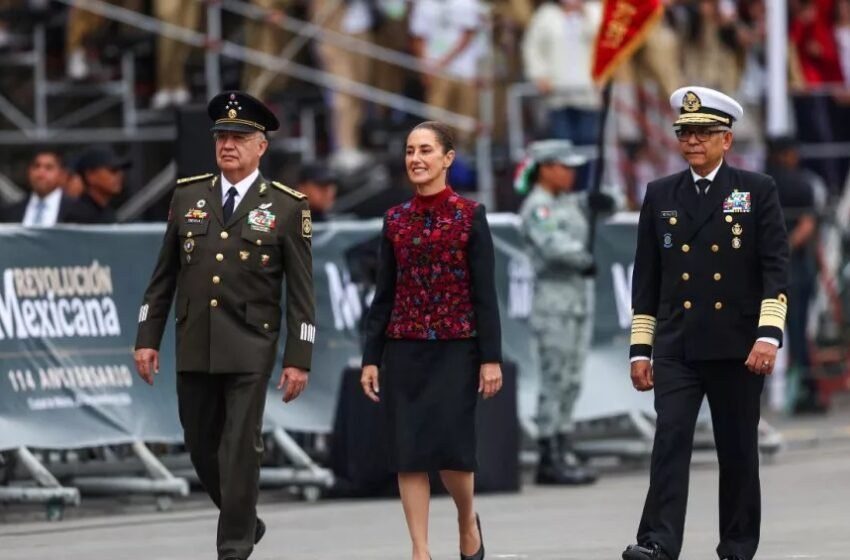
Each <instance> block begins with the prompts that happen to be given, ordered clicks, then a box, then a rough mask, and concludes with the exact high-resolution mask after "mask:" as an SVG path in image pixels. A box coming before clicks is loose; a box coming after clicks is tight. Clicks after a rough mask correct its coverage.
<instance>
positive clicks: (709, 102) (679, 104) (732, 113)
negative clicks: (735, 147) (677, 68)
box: [670, 86, 744, 126]
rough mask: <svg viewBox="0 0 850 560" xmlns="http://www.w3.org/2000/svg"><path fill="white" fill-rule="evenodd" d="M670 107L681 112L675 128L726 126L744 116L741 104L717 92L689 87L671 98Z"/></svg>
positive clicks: (678, 90)
mask: <svg viewBox="0 0 850 560" xmlns="http://www.w3.org/2000/svg"><path fill="white" fill-rule="evenodd" d="M670 107H672V108H673V110H674V111H679V118H678V119H676V122H674V123H673V126H683V125H697V126H700V125H702V126H709V125H725V126H732V123H733V122H735V121H737V120H740V119H741V117H743V116H744V109H743V108H742V107H741V104H740V103H738V102H737V101H735V100H734V99H732V98H731V97H729V96H728V95H726V94H725V93H721V92H719V91H717V90H714V89H711V88H707V87H699V86H687V87H683V88H679V89H677V90H676V91H674V92H673V95H671V96H670Z"/></svg>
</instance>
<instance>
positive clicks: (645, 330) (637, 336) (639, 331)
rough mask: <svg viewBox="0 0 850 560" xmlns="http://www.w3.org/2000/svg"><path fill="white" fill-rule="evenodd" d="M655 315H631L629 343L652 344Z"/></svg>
mask: <svg viewBox="0 0 850 560" xmlns="http://www.w3.org/2000/svg"><path fill="white" fill-rule="evenodd" d="M655 323H656V320H655V317H653V316H652V315H635V316H634V317H632V336H631V342H630V343H631V344H646V345H649V346H652V342H653V341H654V340H655Z"/></svg>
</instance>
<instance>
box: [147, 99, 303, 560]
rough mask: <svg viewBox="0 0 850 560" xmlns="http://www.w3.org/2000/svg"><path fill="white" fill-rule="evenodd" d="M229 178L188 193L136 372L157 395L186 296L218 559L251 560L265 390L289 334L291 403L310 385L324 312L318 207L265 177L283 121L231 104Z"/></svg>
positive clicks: (193, 434) (184, 378)
mask: <svg viewBox="0 0 850 560" xmlns="http://www.w3.org/2000/svg"><path fill="white" fill-rule="evenodd" d="M208 112H209V114H210V118H211V119H212V120H213V121H214V123H215V124H214V126H213V128H212V130H213V133H214V136H215V149H216V160H217V162H218V167H219V168H220V170H221V173H220V174H207V175H203V176H199V177H190V178H187V179H181V180H179V181H178V185H177V188H176V189H175V192H174V196H173V198H172V201H171V208H170V210H169V216H168V227H167V229H166V232H165V238H164V240H163V243H162V249H161V250H160V254H159V259H158V261H157V263H156V268H155V269H154V272H153V276H152V278H151V281H150V285H149V286H148V289H147V292H146V293H145V296H144V301H143V303H142V307H141V309H140V311H139V331H138V336H137V339H136V365H137V367H138V369H139V373H140V375H141V376H142V377H143V378H144V379H145V381H147V382H148V383H153V375H154V373H155V372H156V370H157V369H158V367H159V363H158V362H159V358H158V353H157V349H158V348H159V344H160V340H161V338H162V333H163V331H164V330H165V325H166V321H167V320H168V315H169V309H170V307H171V301H172V299H174V296H175V292H176V314H175V315H176V319H177V327H176V331H177V395H178V403H179V413H180V422H181V423H182V425H183V430H184V434H185V438H186V446H187V447H188V449H189V452H190V456H191V459H192V464H193V465H194V466H195V470H196V471H197V473H198V477H199V478H200V480H201V483H202V484H203V486H204V488H205V489H206V491H207V493H209V495H210V497H211V498H212V500H213V501H214V502H215V504H216V505H217V506H218V507H219V509H220V512H221V513H220V516H219V523H218V538H217V545H218V557H219V559H220V560H231V559H234V560H235V559H239V560H244V559H246V558H248V556H249V555H250V554H251V551H252V550H253V546H254V544H255V543H256V542H258V541H259V539H260V538H261V537H262V535H263V533H264V532H265V525H264V524H263V523H262V521H260V520H258V519H257V517H256V503H257V494H258V482H259V472H260V459H261V455H262V451H263V444H262V439H261V428H262V420H263V407H264V404H265V397H266V388H267V386H268V383H269V376H270V374H271V369H272V367H273V366H274V363H275V358H276V351H277V348H278V338H279V335H280V332H281V330H282V324H281V315H282V312H281V303H280V302H281V296H282V286H283V282H284V279H285V280H286V325H285V327H286V328H285V330H286V348H285V351H284V355H283V371H282V373H281V377H280V383H279V385H278V388H283V387H286V392H285V394H284V397H283V400H284V401H285V402H288V401H290V400H292V399H294V398H295V397H297V396H298V395H299V394H300V393H301V391H302V390H303V389H304V387H305V386H306V384H307V372H308V371H309V369H310V361H311V356H312V348H313V342H314V339H315V333H316V328H315V326H314V325H315V309H314V297H313V280H312V254H311V247H310V236H311V233H312V223H311V220H310V211H309V209H308V207H307V201H306V199H305V197H304V196H303V195H301V194H300V193H298V192H296V191H294V190H292V189H289V188H288V187H286V186H284V185H281V184H280V183H276V182H273V181H268V180H266V179H265V178H263V176H262V175H260V172H259V169H258V168H259V163H260V158H261V157H262V155H263V154H264V153H265V151H266V148H267V147H268V141H267V140H266V137H265V133H266V132H267V131H269V130H275V129H277V127H278V122H277V119H276V118H275V116H274V115H273V114H272V113H271V112H270V111H269V110H268V109H267V108H266V107H265V106H264V105H263V104H262V103H261V102H259V101H257V100H256V99H254V98H252V97H250V96H248V95H245V94H243V93H239V92H227V93H223V94H220V95H218V96H216V97H215V98H213V99H212V101H210V104H209V108H208Z"/></svg>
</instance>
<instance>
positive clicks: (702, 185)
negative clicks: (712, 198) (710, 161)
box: [697, 179, 711, 196]
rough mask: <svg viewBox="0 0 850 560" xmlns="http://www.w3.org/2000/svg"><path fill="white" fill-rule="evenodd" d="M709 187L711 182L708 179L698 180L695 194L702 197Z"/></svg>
mask: <svg viewBox="0 0 850 560" xmlns="http://www.w3.org/2000/svg"><path fill="white" fill-rule="evenodd" d="M710 186H711V181H709V180H708V179H700V180H699V181H697V192H698V193H699V195H700V196H703V195H704V194H705V193H706V191H708V187H710Z"/></svg>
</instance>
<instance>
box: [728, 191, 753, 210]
mask: <svg viewBox="0 0 850 560" xmlns="http://www.w3.org/2000/svg"><path fill="white" fill-rule="evenodd" d="M751 211H752V199H751V197H750V193H749V192H740V191H735V192H733V193H732V194H730V195H729V196H728V197H726V200H724V201H723V213H724V214H738V213H742V212H751Z"/></svg>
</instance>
